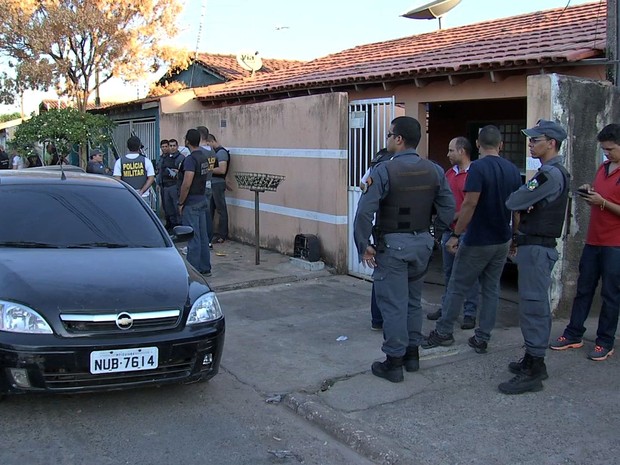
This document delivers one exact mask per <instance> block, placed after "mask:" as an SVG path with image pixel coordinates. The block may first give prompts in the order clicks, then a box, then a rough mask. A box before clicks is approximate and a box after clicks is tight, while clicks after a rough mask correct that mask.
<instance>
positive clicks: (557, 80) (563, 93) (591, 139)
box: [527, 75, 620, 316]
mask: <svg viewBox="0 0 620 465" xmlns="http://www.w3.org/2000/svg"><path fill="white" fill-rule="evenodd" d="M527 85H528V91H527V93H528V114H527V121H528V127H530V126H531V125H534V124H535V123H536V121H537V120H538V119H539V118H544V119H553V120H556V121H558V122H560V124H562V126H564V127H565V128H566V130H567V133H568V138H567V140H566V141H565V143H564V144H563V145H562V149H561V152H560V153H561V155H563V156H564V157H565V166H566V167H567V168H568V170H569V172H570V173H571V175H572V179H571V189H573V190H574V189H575V188H576V187H577V186H580V185H581V184H584V183H589V184H591V183H592V180H593V179H594V175H595V173H596V170H597V168H598V167H599V165H600V164H601V162H602V161H603V156H602V154H601V151H600V149H599V145H598V142H597V140H596V135H597V134H598V132H599V131H600V130H601V129H602V128H603V127H604V126H606V125H607V124H610V123H617V122H619V121H620V90H619V89H618V87H614V86H611V85H610V84H609V83H608V82H601V81H596V80H590V79H581V78H576V77H572V76H562V75H548V76H531V77H529V78H528V83H527ZM530 160H531V159H530ZM529 164H530V166H531V168H532V170H530V171H529V172H528V174H529V175H530V176H531V175H532V174H533V173H534V172H535V171H534V170H535V163H533V162H530V163H529ZM569 207H570V209H569V215H570V216H569V220H568V222H567V225H566V226H565V230H564V236H563V237H562V240H561V242H560V244H559V246H558V250H560V260H559V261H558V263H556V266H555V268H554V270H553V277H554V279H553V285H552V287H551V302H552V308H553V309H554V311H555V314H556V315H559V316H568V315H570V310H571V306H572V301H573V298H574V296H575V290H576V284H577V278H578V277H579V271H578V270H579V258H580V256H581V250H582V249H583V246H584V244H585V237H586V232H587V228H588V222H589V218H590V207H588V206H587V204H586V203H585V202H583V201H580V200H579V198H578V197H575V198H573V199H572V201H571V204H570V205H569ZM597 300H598V296H596V299H595V302H594V304H593V305H592V310H593V312H594V313H598V311H599V308H600V303H599V302H597Z"/></svg>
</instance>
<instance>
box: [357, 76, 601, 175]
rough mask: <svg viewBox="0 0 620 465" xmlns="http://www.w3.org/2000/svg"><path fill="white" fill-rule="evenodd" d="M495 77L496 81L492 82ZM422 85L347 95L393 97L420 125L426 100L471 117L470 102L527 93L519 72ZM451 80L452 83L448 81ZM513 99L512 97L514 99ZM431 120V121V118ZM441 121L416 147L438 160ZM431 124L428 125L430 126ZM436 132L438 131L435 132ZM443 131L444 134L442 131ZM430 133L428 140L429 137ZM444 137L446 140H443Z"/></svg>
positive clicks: (441, 143) (441, 142)
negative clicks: (455, 105)
mask: <svg viewBox="0 0 620 465" xmlns="http://www.w3.org/2000/svg"><path fill="white" fill-rule="evenodd" d="M563 72H564V73H567V74H570V75H573V76H577V77H584V78H591V79H600V80H604V79H605V69H604V68H603V67H602V66H578V67H572V68H566V69H564V70H563ZM492 79H494V80H495V81H496V82H493V80H492ZM418 82H419V84H420V85H422V86H423V87H417V86H416V84H415V83H406V84H402V85H398V84H393V83H391V87H388V90H385V89H384V88H383V87H379V86H377V87H375V88H370V89H365V90H360V91H351V92H349V98H350V99H351V100H357V99H367V98H380V97H391V96H392V95H394V96H395V97H396V103H397V104H399V105H401V106H404V109H405V114H406V115H408V116H413V117H414V118H417V119H418V120H419V121H420V123H421V124H422V126H423V127H424V126H425V125H426V103H432V102H435V103H438V102H461V103H463V108H465V109H466V112H471V113H472V118H473V117H476V118H477V117H478V116H477V115H476V116H474V114H475V112H476V109H475V108H471V106H472V105H479V103H477V102H476V103H474V102H472V101H474V100H476V101H487V102H488V101H491V100H506V99H517V100H516V101H517V102H518V99H523V98H525V97H526V96H527V76H526V75H525V74H522V75H512V76H511V75H508V74H507V72H502V71H499V72H495V73H494V74H491V73H484V74H482V75H471V76H469V77H468V76H467V75H465V76H458V75H457V76H455V77H454V79H453V80H452V81H450V80H448V78H445V79H442V80H437V81H433V82H429V83H428V84H426V81H424V80H423V79H421V80H419V81H418ZM451 82H452V83H451ZM513 102H515V100H513ZM513 104H514V105H517V106H516V107H514V108H515V111H516V110H517V109H518V108H520V107H519V106H518V105H519V104H518V103H516V104H515V103H510V101H508V102H507V105H509V106H512V105H513ZM493 111H494V113H495V114H497V116H493V114H492V115H490V116H491V117H495V118H500V117H501V119H504V116H506V111H505V109H503V110H502V109H497V111H495V110H493ZM466 112H463V113H460V114H459V115H455V116H458V118H459V121H460V122H458V123H457V124H456V125H454V128H453V130H452V131H451V132H452V134H454V135H452V136H451V137H454V136H455V135H459V134H460V131H462V126H463V124H462V121H463V120H464V119H465V117H466V116H467V115H466ZM430 122H431V123H433V120H430ZM442 124H443V123H440V126H439V130H438V131H436V130H435V129H436V127H437V125H436V124H435V125H434V127H427V128H426V129H427V131H430V132H429V133H426V131H423V134H422V140H421V141H420V145H419V147H418V151H419V153H420V155H422V156H424V157H429V154H430V158H431V159H434V160H435V161H438V162H440V163H443V162H444V158H445V157H444V155H445V151H446V149H447V142H449V139H448V136H447V134H445V132H446V131H448V132H450V128H449V127H447V126H446V127H443V128H442V126H441V125H442ZM429 126H430V125H429ZM437 132H439V134H438V133H437ZM442 132H443V133H444V134H443V135H442V134H441V133H442ZM429 136H430V140H429ZM446 140H447V142H446Z"/></svg>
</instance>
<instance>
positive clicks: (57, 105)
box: [39, 99, 117, 111]
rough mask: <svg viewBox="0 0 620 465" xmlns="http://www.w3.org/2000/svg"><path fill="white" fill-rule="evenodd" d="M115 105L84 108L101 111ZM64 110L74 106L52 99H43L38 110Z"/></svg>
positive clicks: (112, 103)
mask: <svg viewBox="0 0 620 465" xmlns="http://www.w3.org/2000/svg"><path fill="white" fill-rule="evenodd" d="M114 105H117V102H101V104H100V105H95V104H94V103H92V102H91V103H88V105H87V106H86V110H87V111H88V110H98V109H102V108H107V107H110V106H114ZM65 108H75V105H74V104H73V102H66V101H60V100H54V99H44V100H41V103H40V104H39V109H40V110H43V111H46V110H62V109H65Z"/></svg>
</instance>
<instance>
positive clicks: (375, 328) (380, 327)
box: [370, 323, 383, 331]
mask: <svg viewBox="0 0 620 465" xmlns="http://www.w3.org/2000/svg"><path fill="white" fill-rule="evenodd" d="M370 329H371V330H372V331H383V323H370Z"/></svg>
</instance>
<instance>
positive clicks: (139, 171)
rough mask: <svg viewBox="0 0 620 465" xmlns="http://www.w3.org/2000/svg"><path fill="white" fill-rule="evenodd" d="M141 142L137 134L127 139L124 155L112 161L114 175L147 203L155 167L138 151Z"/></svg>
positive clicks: (153, 179)
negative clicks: (126, 151)
mask: <svg viewBox="0 0 620 465" xmlns="http://www.w3.org/2000/svg"><path fill="white" fill-rule="evenodd" d="M141 148H142V143H141V142H140V138H139V137H137V136H131V137H130V138H129V139H127V150H128V153H127V154H126V155H122V156H121V157H120V158H119V159H118V160H116V163H114V173H113V174H114V177H115V178H116V179H121V180H123V181H125V182H126V183H127V184H129V185H130V186H131V187H133V188H134V189H135V190H136V191H137V192H138V193H139V194H140V195H141V196H142V199H143V200H144V201H145V202H146V203H147V204H149V205H150V204H151V202H150V188H151V185H152V184H153V182H154V181H155V168H153V163H152V162H151V160H149V159H148V158H146V157H145V156H144V155H142V153H140V151H141Z"/></svg>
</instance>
